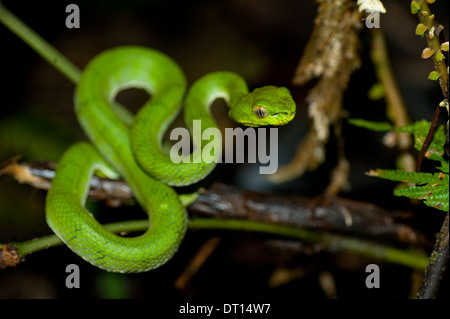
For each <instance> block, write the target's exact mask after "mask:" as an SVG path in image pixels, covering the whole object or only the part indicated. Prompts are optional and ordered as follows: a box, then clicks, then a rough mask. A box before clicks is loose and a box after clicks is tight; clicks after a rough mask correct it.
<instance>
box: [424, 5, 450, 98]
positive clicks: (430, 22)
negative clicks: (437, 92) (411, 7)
mask: <svg viewBox="0 0 450 319" xmlns="http://www.w3.org/2000/svg"><path fill="white" fill-rule="evenodd" d="M417 2H418V3H419V5H420V10H419V12H418V13H417V16H418V17H419V21H420V23H422V24H423V25H425V26H427V31H426V32H425V34H424V35H425V38H426V39H427V44H428V47H429V48H430V49H431V50H433V52H434V54H433V63H434V67H435V69H436V71H437V72H439V74H440V75H441V76H440V77H439V84H440V86H441V90H442V94H443V95H444V97H447V96H448V87H447V84H448V73H447V67H446V65H445V59H442V60H440V61H437V60H436V57H437V55H438V53H440V52H441V43H440V41H439V37H438V36H437V34H436V33H435V31H432V30H435V28H436V26H437V25H436V23H435V21H434V15H432V14H431V12H430V8H429V7H428V4H427V2H426V1H425V0H417ZM430 17H433V18H430ZM436 31H437V30H436ZM439 32H442V30H439ZM430 34H431V36H430Z"/></svg>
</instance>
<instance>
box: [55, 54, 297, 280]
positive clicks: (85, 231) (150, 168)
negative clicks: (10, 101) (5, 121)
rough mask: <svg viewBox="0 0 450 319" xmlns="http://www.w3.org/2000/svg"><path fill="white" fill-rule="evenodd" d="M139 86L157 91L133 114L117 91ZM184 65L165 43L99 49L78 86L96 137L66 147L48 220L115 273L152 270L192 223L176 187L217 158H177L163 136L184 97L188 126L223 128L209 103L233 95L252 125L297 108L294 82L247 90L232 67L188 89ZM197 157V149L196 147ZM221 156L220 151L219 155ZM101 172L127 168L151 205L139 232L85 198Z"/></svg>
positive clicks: (83, 115) (81, 107) (236, 109)
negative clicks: (101, 217) (90, 206)
mask: <svg viewBox="0 0 450 319" xmlns="http://www.w3.org/2000/svg"><path fill="white" fill-rule="evenodd" d="M131 87H133V88H141V89H144V90H146V91H147V92H149V93H150V94H151V98H150V99H149V101H148V102H147V103H146V104H145V105H144V106H143V107H142V108H141V109H140V110H139V112H138V113H137V114H136V116H135V117H134V119H133V121H132V123H131V124H130V123H128V122H127V121H124V120H123V119H124V117H123V116H122V115H121V114H123V113H124V111H123V109H121V107H120V106H117V105H115V103H114V99H115V97H116V95H117V93H118V92H119V91H120V90H123V89H126V88H131ZM185 90H186V80H185V77H184V74H183V72H182V71H181V69H180V67H179V66H178V65H177V64H176V63H175V62H174V61H173V60H172V59H170V58H169V57H167V56H166V55H164V54H163V53H161V52H159V51H155V50H152V49H148V48H142V47H133V46H129V47H119V48H115V49H111V50H107V51H105V52H103V53H101V54H100V55H98V56H97V57H95V58H94V59H93V60H92V61H91V62H90V63H89V64H88V66H87V67H86V69H85V71H84V72H83V74H82V76H81V79H80V81H79V83H78V85H77V88H76V92H75V99H74V100H75V110H76V114H77V117H78V120H79V123H80V125H81V126H82V128H83V130H84V132H85V133H86V135H87V136H88V137H89V139H90V141H91V144H90V143H87V142H80V143H77V144H75V145H73V146H71V147H70V148H69V149H68V150H67V151H66V152H65V153H64V154H63V156H62V158H61V160H60V162H59V163H58V167H57V170H56V176H55V178H54V180H53V182H52V186H51V189H50V190H49V192H48V195H47V199H46V216H47V223H48V224H49V226H50V227H51V229H52V230H53V231H54V232H55V233H56V234H57V235H58V237H60V238H61V240H62V241H63V242H64V243H65V244H66V245H67V246H68V247H69V248H70V249H72V250H73V251H74V252H76V253H77V254H78V255H80V256H81V257H82V258H84V259H85V260H86V261H88V262H90V263H91V264H93V265H95V266H97V267H99V268H102V269H105V270H108V271H113V272H122V273H128V272H144V271H148V270H151V269H154V268H157V267H159V266H161V265H162V264H164V263H165V262H166V261H168V260H169V259H170V258H171V257H172V256H173V254H174V253H175V252H176V250H177V249H178V246H179V245H180V243H181V241H182V239H183V237H184V234H185V232H186V228H187V213H186V210H185V208H184V207H183V205H182V204H181V203H180V201H179V199H178V195H177V193H176V192H175V191H174V190H173V189H172V188H171V187H170V186H169V185H176V186H183V185H189V184H193V183H195V182H197V181H199V180H201V179H202V178H204V177H205V176H206V175H208V174H209V173H210V172H211V170H212V169H213V168H214V166H215V162H214V161H212V162H211V163H206V162H205V161H200V163H196V161H194V160H192V161H190V163H173V162H172V161H171V160H170V157H169V156H168V155H167V154H166V153H165V152H164V151H163V148H162V137H163V134H164V132H165V130H166V128H167V126H168V125H169V124H170V123H171V121H172V120H173V119H174V118H175V116H176V115H177V114H178V113H179V110H180V107H181V106H182V105H183V104H184V105H185V107H184V118H185V122H186V125H187V127H188V128H191V126H192V123H193V120H201V125H202V130H204V129H205V128H208V127H216V125H215V122H214V119H213V118H212V116H211V114H210V110H209V108H210V105H211V104H212V102H213V101H214V100H215V99H216V98H219V97H221V98H225V100H226V101H227V102H228V105H229V107H230V112H229V116H230V117H231V118H232V119H234V120H235V121H237V122H240V123H243V124H244V125H248V126H260V125H283V124H286V123H287V122H289V121H290V120H291V119H292V118H293V117H294V114H295V103H294V102H293V100H292V98H291V96H290V94H289V92H288V91H287V89H286V88H276V87H273V86H267V87H262V88H259V89H256V90H254V91H253V92H252V93H249V92H248V89H247V85H246V83H245V81H244V80H243V79H242V78H241V77H240V76H238V75H236V74H234V73H230V72H215V73H210V74H207V75H205V76H204V77H202V78H201V79H199V80H198V81H197V82H195V83H194V84H193V85H192V87H191V88H190V90H189V91H188V92H187V95H186V98H185V99H184V101H183V96H184V94H185ZM189 156H190V157H193V156H196V155H189ZM213 156H217V154H214V155H213ZM96 171H101V172H102V173H103V174H105V175H106V176H107V177H110V178H117V177H118V176H122V177H123V178H124V179H125V181H126V182H127V183H128V184H129V185H130V187H131V189H132V190H133V195H134V196H135V198H136V199H137V201H138V202H139V204H140V205H141V206H142V207H143V209H144V210H145V211H146V212H147V213H148V216H149V227H148V229H147V231H146V232H145V233H143V234H142V235H140V236H137V237H121V236H119V235H115V234H112V233H110V232H108V231H107V230H105V229H104V228H103V227H102V226H101V225H100V224H99V223H98V222H97V220H95V218H94V217H93V216H92V215H91V214H90V213H89V212H88V211H87V210H86V208H85V207H84V204H85V201H86V196H87V193H88V190H89V185H90V179H91V176H92V174H94V173H95V172H96Z"/></svg>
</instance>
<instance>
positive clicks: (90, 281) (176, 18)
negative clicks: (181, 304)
mask: <svg viewBox="0 0 450 319" xmlns="http://www.w3.org/2000/svg"><path fill="white" fill-rule="evenodd" d="M384 2H385V7H386V9H387V11H388V14H386V15H382V17H381V26H382V28H383V30H384V31H385V34H386V38H387V42H388V45H389V50H390V52H389V53H390V55H391V58H392V60H391V62H392V66H393V69H394V72H395V75H396V77H397V80H398V83H399V87H400V90H401V92H402V94H403V97H404V99H405V102H406V105H407V107H408V112H409V115H410V117H411V119H412V120H413V121H415V120H420V119H422V118H425V119H428V120H431V118H432V115H433V112H434V109H435V107H436V106H437V105H438V103H439V102H440V101H441V100H442V95H441V92H440V88H439V86H438V84H437V83H436V82H432V81H430V80H427V77H428V74H429V72H431V71H432V69H433V66H432V62H431V61H430V60H426V61H425V60H422V59H421V58H420V54H421V52H422V50H423V48H424V47H425V45H426V42H425V40H424V39H421V38H420V37H418V36H416V35H415V34H414V30H415V26H416V25H417V23H418V21H417V20H416V19H417V17H416V16H413V15H411V13H410V10H409V1H400V0H398V1H384ZM69 3H75V4H77V5H78V6H79V8H80V12H81V28H80V29H67V28H66V27H65V19H66V16H67V13H66V12H65V8H66V6H67V4H69ZM3 4H4V6H5V7H6V8H8V9H9V10H10V11H11V12H13V13H14V14H15V15H17V16H18V17H19V18H20V19H22V20H23V21H24V22H25V23H26V24H27V25H28V26H30V27H31V28H32V29H33V30H35V31H36V32H37V33H38V34H40V35H41V36H43V37H44V38H45V39H46V40H47V41H48V42H50V43H51V44H52V45H53V46H55V47H56V48H57V49H58V50H59V51H60V52H62V53H63V54H64V55H65V56H66V57H67V58H68V59H69V60H71V61H73V62H74V63H75V65H77V66H78V67H79V68H83V67H84V66H85V65H86V64H87V62H88V61H89V60H90V59H91V58H92V57H93V56H95V55H96V54H98V53H100V52H102V51H103V50H106V49H108V48H111V47H114V46H118V45H129V44H133V45H143V46H147V47H152V48H156V49H158V50H160V51H163V52H165V53H167V54H168V55H170V56H171V57H173V58H174V59H175V60H176V61H177V62H178V63H179V64H180V66H181V67H182V69H183V70H184V71H185V74H186V76H187V79H188V81H189V83H192V82H193V81H194V80H196V79H197V78H199V77H200V76H201V75H203V74H206V73H208V72H212V71H216V70H229V71H234V72H237V73H239V74H241V75H242V76H243V77H244V78H245V79H247V81H248V84H249V87H250V88H254V87H257V86H261V85H265V84H274V85H283V86H287V87H288V88H289V89H290V90H291V92H292V93H293V96H294V98H295V100H296V103H297V116H296V119H295V120H294V122H293V123H291V124H289V125H287V126H285V127H283V128H280V130H279V134H280V145H281V147H280V153H279V162H280V165H281V164H282V163H286V162H288V161H289V159H290V158H291V157H292V156H293V155H294V153H295V149H296V146H297V144H298V142H299V141H300V140H301V138H302V137H303V136H304V135H305V134H306V132H307V130H308V126H309V123H308V120H307V108H306V104H305V102H304V99H305V96H306V94H307V90H308V88H309V87H308V86H306V87H303V88H298V87H293V86H292V85H291V84H290V81H291V79H292V77H293V75H294V72H295V68H296V65H297V63H298V61H299V59H300V57H301V55H302V52H303V49H304V47H305V45H306V42H307V40H308V38H309V36H310V33H311V31H312V29H313V21H314V17H315V15H316V11H317V4H316V3H315V2H314V1H312V0H311V1H289V0H282V1H279V0H240V1H238V0H230V1H206V0H204V1H175V0H172V1H162V0H159V1H157V0H155V1H137V0H135V1H72V2H69V1H36V2H32V1H25V2H24V1H8V0H4V1H3ZM431 10H432V12H433V13H435V14H436V20H437V21H439V22H440V23H441V24H443V25H444V26H445V27H447V26H448V13H447V12H448V1H437V3H436V4H434V5H431ZM446 32H447V33H446V38H447V39H448V31H446ZM0 39H1V49H0V52H1V77H0V88H1V89H0V90H1V102H0V105H1V107H0V161H3V160H7V159H8V158H10V157H12V156H14V155H17V154H21V155H22V159H24V160H38V159H49V160H54V161H57V160H58V158H59V156H60V155H61V153H62V152H63V151H64V150H65V149H66V148H67V147H68V146H69V145H70V144H71V143H73V142H74V141H77V140H81V139H85V136H84V134H83V132H82V131H81V129H80V127H79V125H78V123H77V122H76V118H75V115H74V111H73V103H72V99H73V90H74V85H73V84H72V83H71V82H70V81H69V80H67V79H66V78H65V77H64V76H63V75H61V74H60V73H59V72H58V71H57V70H55V69H54V68H53V67H52V66H50V65H49V64H48V63H47V62H46V61H44V60H43V59H42V58H41V57H40V56H38V55H37V54H36V53H35V52H34V51H33V50H32V49H31V48H30V47H28V46H27V45H26V44H25V43H24V42H22V40H21V39H19V38H18V37H16V36H15V35H14V34H12V33H11V32H10V31H9V30H8V29H6V28H5V27H4V26H3V25H0ZM361 41H362V62H363V64H362V67H361V68H360V69H359V70H358V71H356V72H355V73H354V75H353V77H352V81H351V83H350V85H349V89H348V91H347V92H346V95H345V101H344V108H345V109H346V110H347V111H348V112H349V113H350V115H351V116H352V117H359V118H365V119H371V120H385V119H386V115H385V104H384V102H383V100H381V101H370V100H368V99H367V91H368V90H369V88H370V87H371V86H372V85H373V83H375V81H376V78H375V75H374V71H373V67H372V64H371V62H370V58H369V56H368V53H369V52H368V44H369V32H368V30H366V29H364V28H363V30H362V32H361ZM146 97H147V96H146V95H145V94H143V93H142V92H139V91H137V90H129V91H127V92H123V93H121V94H120V95H119V98H118V99H119V100H120V101H121V102H122V103H123V104H125V105H127V106H129V107H130V109H132V110H137V109H138V108H139V106H140V105H141V104H142V103H143V101H144V100H145V98H146ZM217 104H219V105H218V107H217V109H218V110H216V111H215V113H216V114H217V115H221V114H224V113H225V111H226V109H225V107H224V106H223V105H220V103H217ZM221 125H232V124H229V123H227V122H223V123H222V124H221ZM344 138H345V139H346V152H347V156H348V159H349V161H350V163H351V165H352V167H351V176H350V183H351V188H350V189H349V190H348V191H347V192H345V193H343V194H342V195H343V196H345V197H348V198H353V199H357V200H363V201H368V202H372V203H375V204H377V205H380V206H383V207H386V208H388V209H399V208H402V209H408V210H410V211H413V212H414V218H412V219H410V220H409V221H407V222H408V223H411V225H413V226H415V227H419V229H420V230H422V231H423V232H424V233H425V234H426V235H427V236H429V237H430V238H431V239H432V238H433V236H434V233H436V232H438V231H439V228H440V225H441V223H442V219H443V216H444V215H443V213H442V212H441V211H436V210H434V209H431V208H427V207H425V206H424V205H420V207H415V206H410V205H409V203H408V202H407V201H406V200H404V199H401V198H394V197H393V195H392V189H393V187H394V184H393V183H391V182H387V181H384V180H380V179H376V178H369V177H367V176H365V175H364V172H365V171H368V170H369V169H373V168H378V167H383V168H393V167H394V166H395V156H396V152H395V150H392V149H387V148H385V147H384V146H383V145H381V142H380V141H381V138H382V134H378V133H373V132H367V131H364V130H361V129H357V128H354V127H351V126H349V125H345V126H344ZM334 152H335V147H334V145H333V141H330V145H329V147H328V158H329V160H328V161H327V162H326V163H325V164H323V165H322V166H321V167H320V168H319V169H318V170H317V171H315V172H311V173H307V174H305V176H303V177H302V178H300V179H297V180H295V181H292V182H289V183H285V184H283V185H280V186H274V185H271V184H269V183H267V182H265V181H264V180H262V179H261V176H259V175H258V173H257V172H258V171H257V166H255V165H241V164H239V165H237V164H234V165H222V166H219V167H218V168H217V169H216V171H215V172H214V174H213V176H212V177H210V178H209V181H211V180H219V181H222V182H225V183H229V184H234V185H236V186H239V187H242V188H246V189H252V190H263V191H270V192H277V193H284V194H300V195H305V196H316V195H319V194H320V193H321V191H323V189H324V188H325V187H326V185H327V183H328V180H329V172H330V170H331V169H332V168H333V165H334V164H335V156H333V155H335V154H334ZM45 194H46V193H45V192H44V191H38V190H34V189H32V188H31V187H28V186H23V185H19V184H18V183H17V182H16V181H13V180H12V179H10V178H2V179H1V180H0V242H9V241H21V240H27V239H30V238H33V237H35V236H40V235H44V234H48V233H50V230H49V228H48V227H47V226H46V223H45V217H44V202H45ZM92 205H93V207H94V209H98V210H101V211H102V212H103V211H105V210H106V209H105V208H104V207H102V206H101V205H100V204H95V203H94V204H92ZM110 210H111V209H110ZM106 211H107V210H106ZM108 214H113V215H114V216H116V215H117V216H124V215H125V214H128V215H129V216H141V215H140V214H141V213H140V212H139V209H138V208H130V207H122V208H120V209H115V210H114V211H113V212H108ZM128 215H127V216H128ZM105 218H108V217H105ZM124 218H125V217H124ZM212 236H221V237H222V240H221V242H220V244H219V246H218V248H217V250H216V251H215V252H214V254H213V255H212V257H211V258H210V259H209V260H208V261H207V263H206V264H205V265H204V267H203V268H202V269H201V270H200V272H199V273H198V274H196V275H195V277H194V278H193V280H192V282H191V283H190V284H189V285H188V286H187V287H186V288H185V289H184V290H182V291H177V290H175V288H173V283H174V281H175V280H176V278H177V277H178V276H179V274H180V273H181V272H182V271H183V269H184V267H185V266H186V264H187V263H188V262H189V260H190V258H192V256H193V255H194V254H195V253H196V251H197V249H198V247H200V245H201V244H202V243H203V242H204V241H205V240H207V239H208V238H210V237H212ZM266 239H267V238H266V236H261V235H254V234H247V233H238V232H217V231H196V232H188V234H187V236H186V238H185V240H184V241H183V244H182V246H181V247H180V250H179V252H178V253H177V254H176V255H175V257H174V258H173V259H172V260H171V261H170V262H169V263H167V264H166V265H165V266H163V267H161V268H159V269H157V270H154V271H151V272H148V273H145V274H138V275H115V274H109V273H106V272H103V271H100V270H98V269H96V268H95V267H93V266H91V265H89V264H87V263H86V262H84V261H83V260H82V259H80V258H79V257H78V256H77V255H75V254H74V253H72V252H71V251H70V250H69V249H67V248H66V247H63V246H61V247H57V248H52V249H49V250H47V251H42V252H38V253H35V254H33V255H31V256H28V257H26V261H25V262H23V263H21V264H20V265H19V266H17V267H16V268H12V269H5V270H3V271H2V272H0V298H59V297H62V298H66V297H70V298H71V297H81V298H108V297H119V298H150V297H157V298H177V297H180V298H219V299H220V298H228V299H230V298H231V299H232V298H279V299H284V298H311V299H324V298H326V295H325V294H324V292H323V290H322V289H321V288H320V285H319V284H318V280H319V277H320V276H321V274H322V275H323V274H324V273H329V274H332V276H333V278H334V280H335V283H336V287H337V295H338V297H340V298H390V299H392V298H394V299H397V298H398V299H405V298H408V297H411V296H413V294H412V289H413V288H412V282H413V280H412V278H414V276H416V278H417V276H419V277H420V274H416V275H414V273H413V272H412V271H411V270H410V269H408V268H405V267H401V266H396V265H392V264H387V263H381V262H379V263H378V264H380V266H381V267H382V270H381V271H382V272H381V274H382V276H381V288H380V289H377V290H375V289H372V290H369V289H367V288H366V287H365V285H364V280H365V277H366V275H367V274H366V273H365V272H364V269H365V266H366V265H367V264H369V263H373V262H374V261H371V260H366V259H362V258H359V257H356V256H350V255H347V254H328V253H320V254H316V255H313V256H308V255H305V254H292V253H289V252H284V251H278V250H277V249H273V248H270V246H268V245H266ZM432 240H434V239H432ZM375 262H376V261H375ZM69 263H75V264H77V265H79V266H80V269H81V288H80V289H77V290H75V289H72V290H69V289H67V288H66V287H65V285H64V282H65V277H66V275H67V274H66V273H65V272H64V270H65V267H66V265H67V264H69ZM277 267H285V268H294V269H299V272H298V273H301V275H298V276H297V277H295V278H293V279H292V280H290V281H288V282H287V283H286V284H283V285H279V286H277V287H269V286H268V281H269V278H270V276H271V275H272V273H273V271H274V269H276V268H277ZM447 277H448V276H447ZM448 294H449V289H448V278H446V279H445V282H444V284H443V289H442V292H441V295H440V296H441V297H442V298H443V297H444V296H447V297H448Z"/></svg>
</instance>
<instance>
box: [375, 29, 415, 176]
mask: <svg viewBox="0 0 450 319" xmlns="http://www.w3.org/2000/svg"><path fill="white" fill-rule="evenodd" d="M370 56H371V59H372V63H373V64H374V67H375V72H376V75H377V78H378V81H380V83H381V84H382V85H383V87H384V89H385V92H386V105H387V112H386V113H387V115H388V117H390V119H391V121H392V122H393V123H394V126H396V127H401V126H405V125H407V124H409V116H408V113H407V111H406V106H405V102H404V101H403V97H402V95H401V94H400V90H399V88H398V84H397V81H396V80H395V76H394V72H393V71H392V68H391V64H390V60H389V56H388V50H387V47H386V40H385V38H384V34H383V31H381V29H376V28H375V29H373V30H372V42H371V50H370ZM397 140H398V147H399V149H400V152H401V154H400V155H399V163H400V167H399V168H401V169H404V170H405V171H408V172H412V171H414V168H415V164H414V162H415V161H414V158H413V156H412V154H411V148H412V146H413V142H412V138H411V136H410V135H409V134H408V133H397Z"/></svg>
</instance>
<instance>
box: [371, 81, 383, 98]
mask: <svg viewBox="0 0 450 319" xmlns="http://www.w3.org/2000/svg"><path fill="white" fill-rule="evenodd" d="M385 95H386V90H385V89H384V85H383V84H381V83H379V82H378V83H375V84H374V85H372V87H371V88H370V89H369V92H367V96H368V98H369V99H371V100H373V101H376V100H380V99H382V98H384V96H385Z"/></svg>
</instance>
